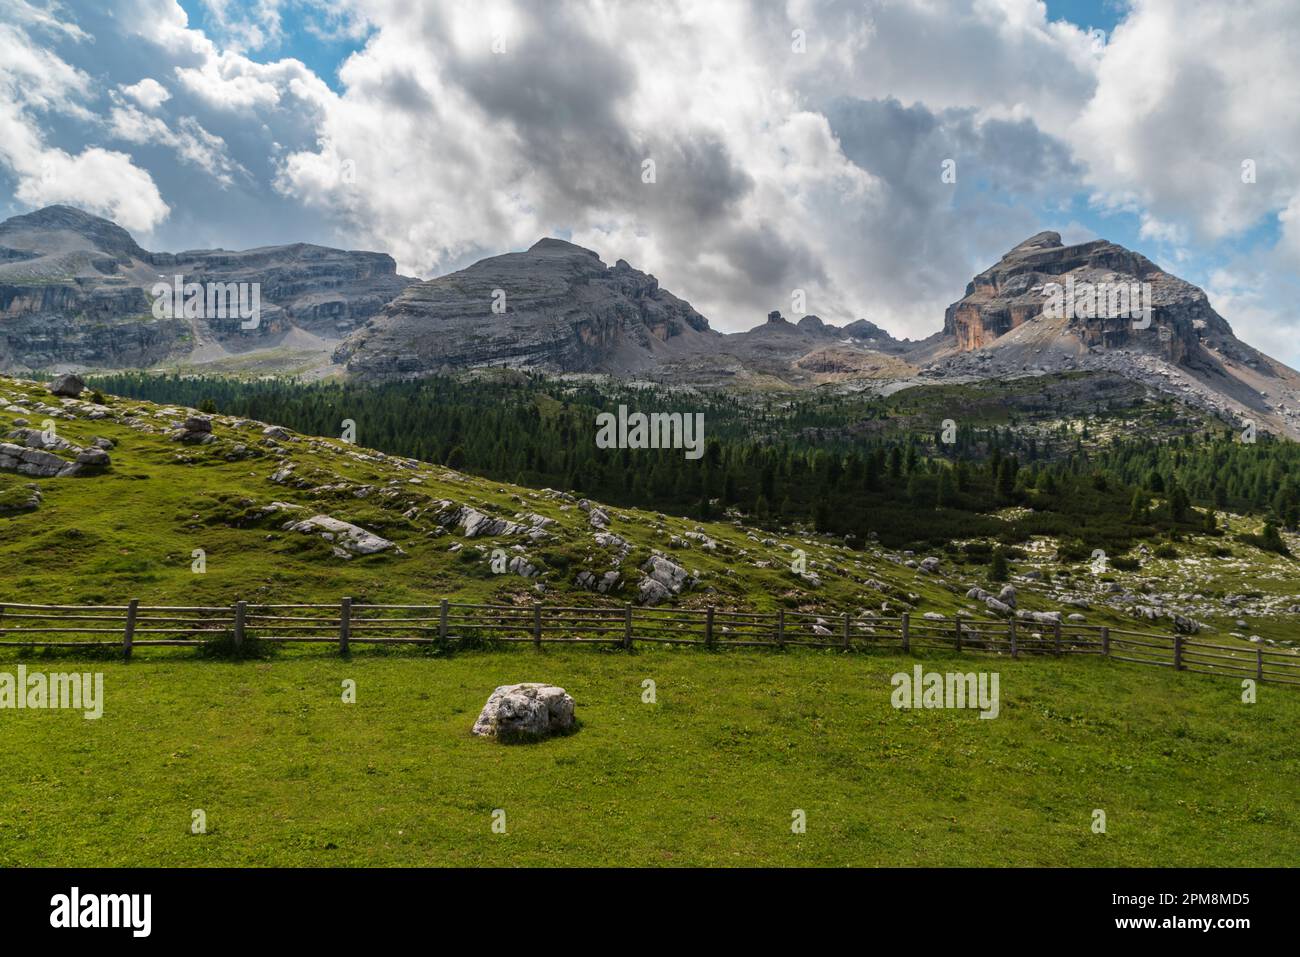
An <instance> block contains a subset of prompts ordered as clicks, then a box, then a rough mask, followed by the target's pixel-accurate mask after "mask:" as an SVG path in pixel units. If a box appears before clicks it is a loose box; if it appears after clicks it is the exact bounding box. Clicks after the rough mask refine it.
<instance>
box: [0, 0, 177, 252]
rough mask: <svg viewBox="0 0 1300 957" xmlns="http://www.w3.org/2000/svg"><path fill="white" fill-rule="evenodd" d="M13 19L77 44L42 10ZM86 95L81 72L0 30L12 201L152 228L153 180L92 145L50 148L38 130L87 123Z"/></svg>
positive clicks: (12, 30)
mask: <svg viewBox="0 0 1300 957" xmlns="http://www.w3.org/2000/svg"><path fill="white" fill-rule="evenodd" d="M20 13H21V14H22V15H21V16H20V17H19V18H18V20H17V23H19V24H24V23H25V24H30V25H31V28H32V29H33V30H34V31H35V32H36V33H38V34H39V33H40V32H41V31H43V30H54V32H57V33H61V34H62V35H64V36H67V37H71V38H72V39H73V40H80V39H82V34H81V32H80V31H79V30H74V29H68V28H66V27H65V28H58V27H54V26H52V25H51V24H50V23H49V22H48V18H49V17H52V16H53V14H52V13H51V12H50V11H48V10H45V11H42V10H37V9H36V8H34V7H32V6H30V5H28V4H21V5H20ZM38 14H44V16H42V15H38ZM92 91H93V83H92V80H91V78H90V76H89V75H88V74H87V73H85V72H84V71H83V70H80V69H78V68H77V67H74V66H72V65H71V64H69V63H67V62H66V61H64V60H63V59H62V58H61V57H59V56H58V55H57V54H55V53H54V52H52V51H51V50H50V49H48V48H46V47H44V46H42V45H40V44H39V43H38V42H37V40H36V39H34V38H33V36H32V35H30V34H29V33H28V32H27V31H26V30H24V29H22V28H21V27H20V26H17V25H0V166H2V167H3V168H5V169H7V170H8V172H9V173H10V175H11V176H12V177H13V179H14V197H15V198H16V199H17V200H19V201H20V202H22V203H26V204H28V205H31V206H45V205H49V204H51V203H70V204H73V205H77V206H81V207H83V208H84V209H88V210H91V211H92V212H96V213H100V214H102V215H105V216H110V217H112V218H114V219H116V220H117V221H118V222H120V223H122V225H124V226H127V227H128V228H132V229H140V230H146V231H147V230H149V229H152V228H153V227H154V226H155V225H156V224H157V223H158V222H160V221H161V220H162V219H163V218H165V217H166V215H167V212H168V207H167V204H166V203H165V202H164V201H163V199H162V196H161V194H160V193H159V192H158V188H157V186H156V185H155V184H154V182H153V179H152V177H151V176H150V175H149V173H148V172H146V171H145V170H143V169H141V168H140V167H138V166H136V165H135V163H134V162H133V161H132V159H131V157H130V156H128V155H127V154H125V153H122V152H118V151H115V150H107V149H103V148H101V147H98V146H90V147H87V148H84V149H81V150H79V151H77V152H72V151H68V150H64V149H61V148H59V147H55V146H51V145H49V144H48V143H47V142H46V140H45V137H44V135H43V134H42V132H41V121H42V118H43V117H47V116H49V115H51V114H62V115H66V116H70V117H73V118H75V119H83V120H84V119H88V118H92V117H93V115H94V114H93V113H92V112H91V111H90V110H89V109H88V108H87V107H86V105H85V101H86V100H87V99H88V98H90V97H91V95H92Z"/></svg>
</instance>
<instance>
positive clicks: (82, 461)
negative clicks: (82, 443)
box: [77, 448, 112, 469]
mask: <svg viewBox="0 0 1300 957" xmlns="http://www.w3.org/2000/svg"><path fill="white" fill-rule="evenodd" d="M77 464H78V465H84V466H86V467H87V468H90V469H106V468H108V467H109V465H111V464H112V461H111V460H110V459H109V457H108V453H107V452H105V451H104V450H103V449H99V448H92V449H82V450H81V451H80V452H78V453H77Z"/></svg>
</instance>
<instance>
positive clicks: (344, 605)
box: [339, 598, 352, 655]
mask: <svg viewBox="0 0 1300 957" xmlns="http://www.w3.org/2000/svg"><path fill="white" fill-rule="evenodd" d="M351 637H352V599H351V598H344V599H343V601H341V602H340V603H339V654H341V655H346V654H347V653H348V639H349V638H351Z"/></svg>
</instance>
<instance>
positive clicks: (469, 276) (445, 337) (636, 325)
mask: <svg viewBox="0 0 1300 957" xmlns="http://www.w3.org/2000/svg"><path fill="white" fill-rule="evenodd" d="M720 339H721V336H719V334H718V333H716V332H713V331H712V330H711V329H710V328H709V323H708V320H707V319H705V318H704V317H703V316H701V315H700V314H699V313H698V312H696V311H695V310H694V309H692V308H691V305H690V303H687V302H684V301H682V300H681V299H678V298H677V297H676V296H674V295H673V294H672V293H670V292H668V291H667V290H665V289H662V288H660V286H659V281H658V280H657V279H655V277H654V276H650V275H647V274H646V273H643V272H640V271H639V270H636V269H633V268H632V267H631V266H630V265H628V263H627V262H626V261H624V260H622V259H620V260H618V262H616V263H615V264H614V265H613V266H606V265H605V264H604V263H603V262H601V260H600V257H599V256H597V255H596V254H595V253H594V252H592V251H591V250H589V249H583V248H582V247H581V246H575V245H574V244H573V243H569V242H565V241H564V240H561V239H542V240H541V241H539V242H537V243H536V244H534V245H533V246H532V247H531V248H530V249H528V250H527V251H526V252H522V253H507V254H505V255H503V256H493V257H492V258H490V259H484V260H481V261H479V262H477V263H475V264H474V265H472V266H470V267H468V268H466V269H462V270H460V271H459V272H454V273H451V274H449V275H446V276H440V277H438V278H437V279H431V280H429V281H428V282H423V283H419V284H416V285H412V286H411V287H409V288H408V289H406V290H405V291H404V292H403V293H402V294H401V295H400V296H398V297H397V298H396V299H395V300H393V302H391V303H389V305H388V306H387V307H386V308H385V309H384V310H383V312H382V313H381V314H380V315H378V316H376V317H375V318H374V319H372V320H371V321H370V322H368V323H367V324H366V326H365V328H364V329H361V330H360V331H358V332H356V333H354V334H353V335H352V336H350V337H349V338H348V339H347V340H346V341H345V342H344V343H343V345H342V346H340V347H339V349H338V351H337V352H336V354H335V356H336V359H337V360H338V361H342V362H345V363H346V364H347V368H348V371H349V372H353V373H357V374H360V375H392V374H398V375H412V376H416V375H420V374H428V373H431V372H436V371H438V370H439V369H441V368H444V367H452V368H456V367H465V366H485V365H506V366H533V367H540V368H544V369H549V370H551V371H557V372H605V373H614V374H625V373H636V372H642V371H645V370H647V369H650V368H654V367H655V366H658V365H660V364H661V363H666V362H672V361H673V360H674V359H677V358H680V357H682V356H684V355H689V354H696V353H700V352H708V351H712V350H713V349H716V347H717V343H718V341H719V340H720Z"/></svg>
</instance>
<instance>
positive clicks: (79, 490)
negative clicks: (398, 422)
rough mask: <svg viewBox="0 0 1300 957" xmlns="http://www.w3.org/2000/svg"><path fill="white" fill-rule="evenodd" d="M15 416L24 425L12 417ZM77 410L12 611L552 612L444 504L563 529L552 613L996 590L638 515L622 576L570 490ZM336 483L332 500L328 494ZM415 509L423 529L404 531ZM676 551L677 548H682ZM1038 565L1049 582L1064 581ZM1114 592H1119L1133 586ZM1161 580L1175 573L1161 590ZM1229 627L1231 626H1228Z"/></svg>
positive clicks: (810, 541)
mask: <svg viewBox="0 0 1300 957" xmlns="http://www.w3.org/2000/svg"><path fill="white" fill-rule="evenodd" d="M6 403H14V405H15V406H16V407H18V408H23V409H26V410H27V411H26V412H25V413H16V412H6V411H3V409H4V407H5V405H6ZM42 403H48V404H49V405H48V407H53V399H52V397H51V396H49V395H48V394H47V393H46V392H45V391H44V389H43V388H41V387H40V386H39V385H37V384H35V383H24V382H19V381H16V380H12V379H3V378H0V434H3V433H5V432H8V431H9V428H10V427H11V426H12V425H13V423H14V420H15V419H19V418H22V419H26V420H27V421H28V422H29V424H30V426H32V427H36V428H40V427H41V423H42V421H43V420H44V419H45V418H46V413H44V412H42V411H41V408H40V407H41V404H42ZM65 407H66V410H67V411H66V414H67V415H69V418H67V419H56V424H57V428H58V431H59V434H60V435H61V436H63V437H64V438H67V439H68V440H70V441H72V442H74V443H76V444H78V445H87V444H89V443H90V441H91V440H92V438H94V437H96V436H104V437H107V438H109V439H111V440H113V441H114V442H115V443H116V448H115V449H113V451H112V453H111V454H112V457H113V467H112V469H111V470H110V471H109V472H107V473H106V474H103V475H100V476H96V477H85V478H78V479H45V480H37V483H36V484H38V485H39V487H40V490H41V492H42V494H43V496H44V501H43V503H42V505H41V507H40V509H38V510H37V511H34V512H27V513H20V514H11V515H5V516H0V523H2V524H0V529H2V530H3V535H0V581H3V583H4V587H3V590H2V591H0V601H4V600H9V601H27V602H42V601H44V602H50V601H70V602H71V601H76V602H86V603H105V604H121V603H123V602H124V601H125V600H126V599H127V598H130V597H138V598H140V599H142V600H144V601H145V602H146V603H149V602H156V603H164V604H175V603H180V602H185V603H228V602H232V601H234V600H236V599H241V598H242V599H245V600H249V601H270V600H278V601H298V602H301V601H331V602H332V601H337V600H338V599H339V598H341V597H342V596H344V595H348V594H350V595H353V596H354V597H356V598H357V599H358V600H366V599H368V600H371V601H385V602H419V603H423V602H430V601H436V600H437V599H438V598H442V597H449V598H458V599H461V600H476V601H482V600H492V601H503V602H508V601H534V600H537V599H538V597H539V595H538V593H537V592H536V591H535V590H534V588H533V583H532V582H529V581H526V580H524V579H521V578H518V577H516V576H513V575H499V576H494V575H492V574H490V571H489V568H488V562H487V560H486V557H485V556H484V557H483V558H478V559H476V560H474V561H469V560H468V559H469V552H470V550H471V549H472V547H473V546H482V547H484V548H487V549H490V548H492V547H494V546H496V545H500V546H501V547H504V548H512V547H513V546H515V545H517V544H519V543H520V541H521V539H519V538H514V539H502V540H499V541H487V540H484V539H477V540H474V541H470V542H465V544H467V545H468V546H471V549H467V550H466V553H465V554H463V555H462V556H460V557H458V556H457V555H456V554H454V553H452V552H451V551H450V550H449V549H450V548H451V546H452V544H453V543H454V542H457V541H462V542H463V541H464V540H463V539H462V538H460V537H459V535H458V534H456V532H458V530H455V529H453V533H452V534H445V533H442V532H441V530H440V529H439V527H438V526H437V524H436V523H435V522H434V521H433V520H432V515H433V514H434V512H436V511H437V504H436V503H438V502H439V501H441V500H451V501H454V502H456V503H460V504H469V505H472V506H474V507H476V508H478V509H480V510H482V511H486V512H489V513H490V514H492V515H495V516H499V517H504V518H512V517H514V516H515V515H516V514H518V513H527V512H536V513H538V514H541V515H544V516H547V517H549V518H552V519H554V520H555V521H556V523H557V524H556V525H555V526H554V527H553V528H552V532H553V533H554V534H553V537H552V539H551V540H550V541H548V542H546V543H542V544H538V545H533V544H527V548H526V554H527V555H528V557H529V558H530V560H533V561H534V562H541V563H542V564H543V565H545V566H547V567H548V568H549V571H548V572H547V573H546V574H545V575H544V577H543V579H542V581H543V582H544V584H545V586H546V587H547V589H548V592H547V594H548V596H549V597H551V598H555V597H556V596H557V595H559V596H561V597H563V598H564V600H565V601H569V600H580V601H588V600H589V601H592V602H597V601H609V600H611V599H598V598H596V597H595V596H591V595H589V594H588V593H586V592H581V591H576V590H575V589H574V588H573V585H572V582H573V579H574V576H575V575H576V573H577V572H578V571H579V570H580V569H582V568H586V569H589V570H591V571H593V572H595V573H597V574H599V573H602V572H604V571H606V570H608V569H610V568H615V567H618V568H620V569H621V571H622V572H623V577H624V582H625V583H627V584H626V587H625V588H624V590H623V592H621V593H620V594H618V595H615V596H613V598H612V600H614V601H627V600H630V599H631V597H633V596H634V595H635V583H636V582H637V581H638V580H639V577H640V573H639V572H638V571H637V567H638V566H639V565H640V564H641V563H643V562H644V561H645V559H646V558H647V557H648V556H649V554H650V550H651V549H652V548H657V549H660V550H663V551H665V552H668V553H669V554H671V555H672V556H673V557H674V558H675V559H676V560H677V561H679V562H680V563H681V564H683V565H684V566H685V567H686V568H687V569H688V570H689V571H691V572H693V573H694V572H698V573H699V577H700V579H701V584H700V586H699V587H698V588H697V589H696V590H695V591H693V592H690V593H688V594H686V595H684V596H683V598H682V599H681V603H682V604H684V605H688V606H690V605H695V606H702V605H705V604H709V603H716V604H719V605H728V606H733V607H737V608H750V609H756V610H765V611H770V610H773V609H774V608H775V607H776V606H777V604H778V603H780V604H784V605H785V606H786V607H791V608H794V607H798V608H801V609H804V610H823V609H825V610H831V611H842V610H845V609H855V610H856V609H877V610H879V609H880V608H881V606H882V604H883V603H888V604H889V606H890V608H891V609H892V610H894V611H897V610H900V609H903V608H906V607H908V606H910V607H911V609H912V610H914V611H916V612H925V611H938V612H942V613H944V614H951V613H953V612H954V611H957V610H961V611H963V612H965V613H966V614H972V615H980V614H983V613H984V609H982V607H978V606H977V605H976V604H975V603H973V602H971V601H968V600H966V599H965V597H964V596H965V592H966V590H967V589H968V588H969V587H970V585H971V584H986V582H984V581H983V575H984V568H983V567H982V566H980V565H966V566H961V565H955V564H953V559H952V558H951V557H949V556H944V562H943V566H942V575H943V578H942V579H941V578H936V577H935V576H932V575H927V574H923V573H919V572H917V571H915V570H914V569H910V568H907V567H905V566H904V565H903V564H902V556H899V555H897V554H896V553H889V552H886V551H884V550H882V549H879V548H873V549H869V550H868V551H865V552H854V551H850V550H849V549H846V548H844V547H843V546H842V545H839V544H837V543H835V542H834V541H832V540H831V539H829V538H827V537H817V536H812V535H795V536H791V535H787V536H783V537H781V538H780V539H779V541H776V542H775V543H773V542H774V540H773V539H771V538H769V537H768V536H769V533H766V532H757V533H754V532H751V531H750V530H748V529H746V528H744V527H743V526H741V525H740V524H739V523H735V522H712V523H702V524H701V523H697V522H695V521H693V520H689V519H682V518H675V517H664V516H659V515H656V514H654V513H649V512H644V511H639V510H635V509H626V510H614V511H613V512H612V518H613V523H612V526H611V529H610V530H611V531H613V532H615V533H616V534H618V535H620V536H622V537H623V538H625V539H626V540H627V541H628V542H629V543H631V544H632V545H633V548H632V550H631V552H630V554H629V555H628V557H627V558H626V559H625V560H624V561H623V563H622V564H621V566H620V565H618V563H617V560H616V557H615V556H614V554H613V553H612V552H611V551H610V550H608V549H603V548H600V547H599V546H597V545H596V544H595V543H594V541H593V537H592V529H591V528H590V527H589V526H588V524H587V520H586V515H585V514H584V513H583V512H582V511H580V510H579V509H578V508H577V507H576V505H574V504H572V500H571V499H570V500H566V498H565V497H562V496H560V495H558V494H557V493H551V492H538V491H535V490H531V489H526V488H519V487H515V486H510V485H504V484H502V483H498V482H491V481H488V480H484V479H479V478H475V477H473V476H467V475H462V474H458V473H455V472H451V471H449V470H447V469H444V468H442V467H440V466H433V465H428V464H425V463H417V462H414V461H413V460H400V459H397V458H393V457H388V456H384V455H382V454H381V453H377V452H371V451H369V450H366V449H361V448H357V447H354V446H350V445H347V444H345V443H343V442H340V441H337V440H331V439H317V438H308V437H304V436H295V437H294V439H293V440H291V441H286V442H282V443H279V448H278V449H277V448H273V447H271V446H267V445H265V444H263V443H264V440H263V437H262V435H261V423H249V424H245V425H242V426H238V427H237V426H236V425H235V423H236V422H237V421H238V420H234V419H230V418H226V417H217V418H216V420H215V422H216V424H215V432H216V434H217V435H218V437H219V441H218V442H216V443H214V444H213V445H206V446H193V445H183V444H181V443H178V442H175V441H173V440H172V439H171V438H169V436H168V434H167V433H168V432H169V430H170V429H171V428H172V427H174V426H175V425H177V424H179V422H180V421H182V420H183V419H184V417H185V414H186V413H185V410H178V409H167V408H165V407H160V406H156V405H151V404H150V403H147V402H142V401H138V400H130V399H120V398H111V397H110V400H109V405H108V407H107V409H108V411H109V413H110V415H109V417H108V418H104V419H99V420H90V419H88V418H87V415H88V414H89V413H90V412H91V411H92V410H94V409H95V408H96V407H95V406H93V405H91V404H89V403H65ZM238 445H245V446H247V447H248V448H249V449H250V450H252V451H253V452H254V453H255V455H254V457H251V458H246V459H242V460H239V461H229V460H227V455H228V454H230V453H231V452H232V450H233V449H234V448H235V447H236V446H238ZM276 452H279V453H281V454H280V455H277V454H275V453H276ZM286 464H293V465H294V466H295V470H294V474H295V476H296V478H295V481H301V482H302V483H303V485H305V486H307V487H304V488H299V487H295V485H294V484H292V483H291V484H276V483H273V482H272V481H271V475H272V474H273V473H275V472H276V471H277V470H279V469H281V468H282V467H284V466H285V465H286ZM412 479H416V480H418V483H419V484H415V483H413V482H412ZM32 481H33V480H31V479H28V478H26V477H23V476H18V475H14V474H13V473H0V500H2V498H3V497H4V496H13V495H17V494H18V492H17V490H18V489H20V488H22V487H24V486H26V485H27V484H29V483H30V482H32ZM322 486H332V487H333V488H332V489H330V490H325V491H322V490H320V489H321V487H322ZM366 487H370V488H372V489H373V491H372V492H370V493H369V494H368V496H367V497H365V498H359V497H357V496H356V494H355V493H356V492H357V491H358V490H363V489H365V488H366ZM273 501H283V502H291V503H296V504H301V505H304V506H307V507H308V508H310V509H311V512H309V513H305V514H313V513H315V512H318V511H319V512H325V513H328V514H330V515H332V516H334V517H335V518H339V519H343V520H345V521H350V522H354V523H356V524H358V525H361V526H363V527H365V528H367V529H370V530H371V531H374V532H376V533H378V534H381V535H384V536H385V537H387V538H390V539H392V540H394V541H395V542H397V544H398V545H399V546H400V547H401V548H402V549H403V551H404V552H405V554H403V555H396V554H381V555H375V556H369V557H366V558H354V559H351V560H343V559H339V558H336V557H334V556H333V555H332V554H331V552H330V547H329V545H328V544H327V543H325V542H324V541H322V540H321V539H320V538H318V537H314V536H306V535H302V534H300V533H293V532H286V531H284V530H283V529H282V527H281V526H282V525H283V524H284V522H285V520H286V517H285V516H284V515H283V514H281V515H278V516H271V517H256V516H255V515H254V513H255V512H256V511H257V510H258V509H259V508H260V507H262V506H265V505H268V504H269V503H271V502H273ZM411 508H415V509H417V510H419V513H418V514H416V515H415V516H414V517H413V518H410V519H408V518H405V517H403V516H404V513H407V512H408V511H409V510H410V509H411ZM697 528H699V529H702V530H703V531H704V533H705V534H707V535H708V536H709V537H711V538H712V539H714V540H715V541H717V542H718V543H719V547H718V549H717V550H716V551H707V550H704V549H702V548H700V547H699V545H698V544H697V543H691V542H689V541H686V540H685V539H684V536H685V535H686V533H688V532H690V531H692V530H694V529H697ZM673 538H676V539H678V540H679V542H681V546H674V545H673V543H672V539H673ZM764 541H766V542H768V543H769V544H764ZM1220 544H1222V543H1221V542H1218V541H1214V542H1203V543H1193V544H1192V545H1190V546H1180V548H1181V549H1182V550H1184V551H1186V552H1188V554H1196V553H1200V552H1204V553H1205V554H1208V552H1209V549H1210V548H1211V547H1213V546H1216V545H1220ZM791 547H798V548H802V549H804V550H805V551H806V552H807V553H808V561H809V565H808V567H809V570H810V571H814V572H816V573H817V575H818V576H819V577H820V578H821V580H822V583H823V584H822V585H821V587H817V588H814V587H812V586H811V585H809V584H808V583H807V582H806V581H805V580H803V579H801V578H799V577H797V576H795V575H794V574H793V573H792V572H791V571H790V568H789V564H790V548H791ZM194 549H203V550H204V552H205V553H206V562H207V566H206V567H207V571H206V573H205V574H202V575H198V574H194V573H193V572H192V571H191V562H192V559H191V553H192V552H193V550H194ZM1237 551H1240V552H1244V553H1246V554H1244V557H1243V563H1238V564H1236V565H1234V566H1233V571H1234V577H1240V578H1242V579H1247V580H1248V579H1250V578H1252V577H1254V578H1255V579H1256V581H1255V582H1254V583H1253V587H1256V588H1260V589H1264V590H1266V591H1267V592H1268V593H1269V594H1273V593H1276V594H1279V595H1297V594H1300V572H1297V570H1296V569H1297V567H1298V565H1297V563H1295V562H1284V561H1282V560H1280V559H1276V557H1270V556H1267V555H1266V554H1265V553H1262V552H1258V551H1257V550H1255V549H1246V548H1243V547H1238V548H1237ZM475 554H477V553H475ZM512 554H513V553H512ZM917 557H918V558H919V557H920V556H917ZM764 565H765V566H767V567H762V566H764ZM1024 567H1027V566H1024ZM1042 567H1043V568H1044V569H1045V571H1047V573H1048V577H1049V578H1050V577H1051V573H1052V571H1053V570H1055V569H1057V568H1059V566H1054V565H1050V564H1046V565H1044V566H1042ZM1073 571H1074V573H1075V578H1076V580H1080V581H1083V582H1089V580H1090V579H1091V578H1092V576H1091V574H1090V573H1089V571H1088V567H1087V565H1086V564H1080V565H1077V566H1074V568H1073ZM1265 572H1267V573H1265ZM1114 577H1116V578H1121V579H1122V578H1123V576H1122V575H1120V574H1119V573H1114ZM1164 578H1165V574H1164V573H1161V575H1160V576H1159V577H1158V578H1156V579H1155V583H1156V584H1157V585H1159V584H1161V581H1162V580H1163V579H1164ZM944 579H946V580H944ZM1243 583H1244V582H1243ZM1091 584H1092V585H1093V586H1098V585H1100V584H1101V583H1099V582H1091ZM877 585H880V586H882V587H877ZM1019 585H1020V587H1021V607H1025V608H1029V609H1033V610H1056V609H1058V608H1059V607H1060V606H1059V605H1057V604H1055V603H1054V602H1053V600H1052V599H1051V597H1050V596H1049V595H1046V594H1039V593H1038V592H1037V590H1038V589H1040V588H1041V587H1042V586H1039V585H1033V584H1030V583H1028V582H1024V581H1022V582H1020V583H1019ZM710 589H712V591H710ZM566 593H568V594H566ZM1066 610H1071V609H1066ZM1087 620H1088V622H1089V623H1090V624H1111V625H1121V624H1127V625H1129V626H1132V625H1133V624H1134V622H1133V620H1131V619H1125V618H1122V617H1120V616H1119V615H1118V614H1117V613H1114V612H1111V611H1109V610H1107V609H1104V608H1101V607H1096V608H1095V609H1094V610H1092V611H1089V612H1088V613H1087ZM1216 624H1226V625H1227V627H1231V625H1230V623H1227V622H1224V623H1216ZM1251 631H1252V632H1253V633H1257V634H1260V635H1263V636H1264V637H1266V638H1277V639H1290V638H1295V637H1297V636H1296V635H1295V634H1294V626H1293V624H1291V623H1289V622H1287V621H1285V620H1281V619H1278V620H1267V619H1261V620H1259V621H1256V622H1252V623H1251ZM1220 634H1222V631H1221V632H1220ZM1217 638H1218V636H1216V640H1217Z"/></svg>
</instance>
